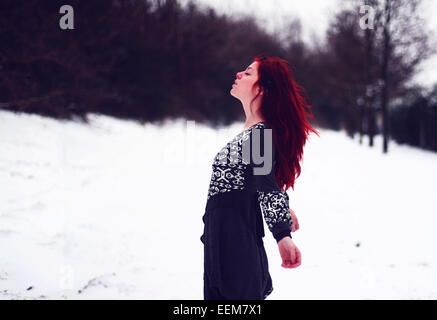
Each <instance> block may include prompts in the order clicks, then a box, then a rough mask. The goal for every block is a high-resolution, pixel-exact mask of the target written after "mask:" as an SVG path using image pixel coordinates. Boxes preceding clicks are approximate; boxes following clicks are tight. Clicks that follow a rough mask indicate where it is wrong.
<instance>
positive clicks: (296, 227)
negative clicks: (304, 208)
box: [290, 208, 299, 232]
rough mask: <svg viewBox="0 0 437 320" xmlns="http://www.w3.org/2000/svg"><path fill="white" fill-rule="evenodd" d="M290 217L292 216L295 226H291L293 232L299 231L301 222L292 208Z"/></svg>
mask: <svg viewBox="0 0 437 320" xmlns="http://www.w3.org/2000/svg"><path fill="white" fill-rule="evenodd" d="M290 215H291V220H292V221H293V224H292V225H291V232H295V231H297V230H299V221H298V220H297V217H296V214H295V213H294V211H293V210H291V208H290Z"/></svg>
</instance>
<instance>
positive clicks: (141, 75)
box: [0, 0, 437, 150]
mask: <svg viewBox="0 0 437 320" xmlns="http://www.w3.org/2000/svg"><path fill="white" fill-rule="evenodd" d="M67 2H68V4H69V5H70V6H71V7H72V8H73V9H74V29H72V30H62V29H61V27H60V19H61V17H62V16H64V13H60V12H59V9H60V8H61V6H62V5H63V4H65V2H61V1H39V0H26V1H17V0H2V1H1V4H0V43H1V44H2V47H1V49H0V108H3V109H7V110H13V111H20V112H28V113H37V114H41V115H45V116H50V117H55V118H64V119H70V118H72V117H80V118H82V119H83V120H84V121H86V115H87V113H90V112H92V113H101V114H106V115H111V116H115V117H120V118H130V119H136V120H138V121H141V122H159V121H162V120H165V119H166V118H179V117H183V118H186V119H189V120H195V121H197V122H207V123H209V124H211V125H217V124H228V123H230V122H232V121H235V120H242V119H243V118H244V113H243V111H242V107H241V103H240V102H239V101H238V100H236V99H235V98H234V97H232V96H231V95H230V94H229V91H230V90H231V85H232V83H233V81H234V79H235V77H236V73H237V72H238V71H241V70H244V69H245V68H246V67H247V66H248V65H249V64H250V63H251V59H252V58H253V56H254V55H255V54H257V53H259V52H266V53H270V54H272V55H276V56H280V57H281V58H284V59H286V60H287V61H289V62H290V63H291V65H292V66H293V75H294V76H295V78H296V80H297V82H298V83H300V84H301V85H302V86H303V87H304V88H306V90H307V96H308V100H309V103H310V104H311V105H312V111H313V113H314V120H313V121H314V125H317V126H320V127H326V128H331V129H336V130H338V129H341V128H342V129H345V130H346V131H347V132H348V134H350V135H351V136H353V135H354V134H355V133H359V134H361V135H364V134H369V135H371V136H372V138H373V135H374V134H377V133H379V132H381V131H382V129H383V127H384V126H383V124H382V121H381V120H380V119H381V114H382V113H383V112H382V111H383V109H382V106H384V105H385V104H387V108H388V107H389V108H388V110H389V113H388V115H389V117H388V119H389V120H388V124H389V126H388V128H390V131H389V132H390V136H391V138H393V139H396V140H397V141H399V142H405V143H409V144H411V145H416V146H420V147H422V148H428V149H432V150H437V86H436V87H435V88H434V90H433V91H425V89H424V88H421V87H420V86H414V85H408V80H410V79H411V77H412V75H413V74H414V71H415V65H416V64H417V63H419V62H420V61H422V60H423V59H425V58H426V57H427V56H428V55H427V54H429V52H430V50H429V48H428V47H429V46H426V45H427V42H426V39H425V40H421V41H422V42H420V43H421V44H422V45H423V44H425V47H422V50H421V52H425V53H427V54H424V55H421V56H412V55H411V54H407V52H406V51H403V52H402V50H401V51H400V52H401V53H402V54H399V53H398V52H397V51H396V50H394V49H393V50H392V53H393V54H391V55H388V56H387V57H386V58H387V59H388V61H389V62H392V64H387V61H385V60H384V59H383V58H381V57H384V54H385V51H384V48H385V49H387V47H386V46H384V42H383V41H382V40H384V39H385V40H386V38H383V37H382V36H380V35H379V33H378V32H380V31H383V28H382V29H381V28H380V29H379V30H380V31H378V28H376V29H373V30H372V31H370V32H369V31H368V30H367V31H366V30H363V29H362V28H360V24H359V23H358V20H359V19H360V13H359V10H357V8H349V9H344V10H342V11H341V12H340V13H338V14H337V15H336V16H335V17H333V18H332V21H331V24H330V27H329V28H328V32H327V35H326V39H324V40H323V42H321V43H313V44H311V46H308V45H307V44H305V43H304V42H303V41H302V38H301V25H300V22H299V21H298V20H296V19H290V21H289V22H288V23H287V24H286V25H284V26H283V29H282V32H279V33H276V34H269V33H267V32H266V31H265V30H263V29H262V28H261V27H260V26H259V25H257V23H256V22H255V19H254V18H252V17H245V18H237V17H234V16H230V15H219V14H218V13H217V12H215V11H214V10H213V9H207V10H201V9H200V7H198V6H197V5H196V4H195V3H194V2H192V3H189V4H188V5H187V6H186V7H182V6H181V5H180V4H179V3H178V2H177V1H176V0H149V1H148V0H141V1H140V0H130V1H122V0H113V1H108V0H97V1H96V0H93V1H79V0H69V1H67ZM381 17H383V15H382V16H381ZM392 17H395V18H396V15H395V14H393V15H392ZM377 18H378V17H377ZM395 18H393V19H395ZM375 21H379V20H375ZM381 26H382V24H381ZM381 34H382V33H381ZM414 39H416V40H417V37H415V38H414ZM385 44H386V43H385ZM410 46H411V44H410ZM401 49H402V48H401ZM389 53H390V52H389ZM395 53H396V54H395ZM401 55H402V59H404V56H406V57H409V58H410V60H411V59H412V60H411V61H414V64H413V63H412V62H411V61H410V62H409V63H407V62H406V60H405V61H404V60H402V59H401V58H399V57H400V56H401ZM387 59H386V60H387ZM386 64H387V65H388V67H387V65H386ZM390 66H391V67H390ZM386 69H387V70H386ZM384 70H385V71H387V72H386V73H384ZM389 80H390V81H389ZM381 97H383V98H382V99H381ZM0 125H1V124H0Z"/></svg>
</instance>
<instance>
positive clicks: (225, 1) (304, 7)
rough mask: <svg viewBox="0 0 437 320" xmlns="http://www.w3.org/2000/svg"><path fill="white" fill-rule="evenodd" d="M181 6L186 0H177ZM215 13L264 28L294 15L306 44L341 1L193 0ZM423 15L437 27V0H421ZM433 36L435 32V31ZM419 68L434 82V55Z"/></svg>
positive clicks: (318, 33) (421, 80) (420, 75)
mask: <svg viewBox="0 0 437 320" xmlns="http://www.w3.org/2000/svg"><path fill="white" fill-rule="evenodd" d="M179 2H180V3H181V4H182V5H185V4H186V3H187V2H188V0H179ZM196 2H197V3H198V4H199V5H208V6H211V7H213V8H214V9H216V11H217V12H219V13H226V14H234V15H238V14H251V15H254V16H256V17H257V18H258V19H259V21H260V23H261V24H262V25H264V27H265V28H266V29H267V30H268V31H273V30H275V29H276V28H278V27H279V25H280V24H281V22H282V21H284V19H286V18H289V17H293V16H297V17H299V18H300V19H301V22H302V37H303V39H304V41H305V42H307V43H310V42H311V37H312V34H315V35H316V36H317V37H321V38H323V36H324V33H325V31H326V29H327V27H328V23H329V18H330V17H331V16H332V15H333V14H334V13H335V12H337V11H338V10H339V9H340V6H341V3H342V0H269V1H267V0H196ZM423 7H424V8H425V9H426V10H424V12H423V14H424V16H423V17H424V18H425V19H426V20H427V22H428V28H429V29H430V30H437V19H436V18H435V17H436V15H437V0H424V6H423ZM436 36H437V34H436ZM422 68H423V71H422V72H420V73H418V74H417V76H416V78H415V79H416V81H417V82H418V83H421V84H423V85H426V86H429V85H432V84H433V83H437V55H435V56H434V57H432V58H430V59H428V60H427V61H425V62H424V63H423V66H422Z"/></svg>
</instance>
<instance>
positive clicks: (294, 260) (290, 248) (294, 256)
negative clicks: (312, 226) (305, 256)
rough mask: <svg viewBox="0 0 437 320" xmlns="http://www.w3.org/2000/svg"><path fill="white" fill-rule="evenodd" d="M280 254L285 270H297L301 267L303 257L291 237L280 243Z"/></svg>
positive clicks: (283, 239)
mask: <svg viewBox="0 0 437 320" xmlns="http://www.w3.org/2000/svg"><path fill="white" fill-rule="evenodd" d="M278 247H279V253H280V254H281V258H282V264H281V267H284V268H296V267H298V266H300V263H301V255H300V250H299V249H298V248H297V247H296V245H295V244H294V242H293V240H292V239H291V238H290V237H288V236H287V237H284V238H282V239H281V240H279V242H278Z"/></svg>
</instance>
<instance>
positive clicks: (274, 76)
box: [252, 54, 320, 191]
mask: <svg viewBox="0 0 437 320" xmlns="http://www.w3.org/2000/svg"><path fill="white" fill-rule="evenodd" d="M254 61H257V62H258V80H257V82H255V84H254V86H256V85H258V86H259V87H260V89H262V90H263V96H262V102H261V107H260V114H261V116H262V117H263V118H264V120H265V122H267V124H268V125H269V126H270V127H271V128H272V136H273V143H274V146H275V148H276V170H275V176H276V181H277V182H278V185H279V188H280V189H281V190H283V191H287V190H288V189H289V188H290V187H292V188H293V190H294V183H295V180H296V179H297V178H298V177H299V175H300V172H301V167H300V162H301V160H302V156H303V147H304V145H305V142H306V140H307V138H308V135H309V132H310V131H312V132H314V133H315V134H317V135H318V136H319V133H318V132H317V131H316V130H314V129H313V128H312V127H311V125H310V123H309V121H308V119H307V117H309V118H313V117H314V116H313V114H312V112H311V106H310V105H308V104H307V103H306V101H305V99H304V98H303V95H305V90H304V88H303V87H301V86H300V85H299V84H297V83H296V81H295V80H294V77H293V76H292V70H291V67H290V64H289V63H288V62H287V61H286V60H284V59H281V58H278V57H274V56H266V55H264V54H257V55H256V56H255V57H254ZM259 94H260V92H259V91H258V93H257V95H256V96H255V97H254V99H253V100H255V99H256V98H257V97H258V96H259ZM253 100H252V101H253ZM307 111H308V113H307ZM319 137H320V136H319Z"/></svg>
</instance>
